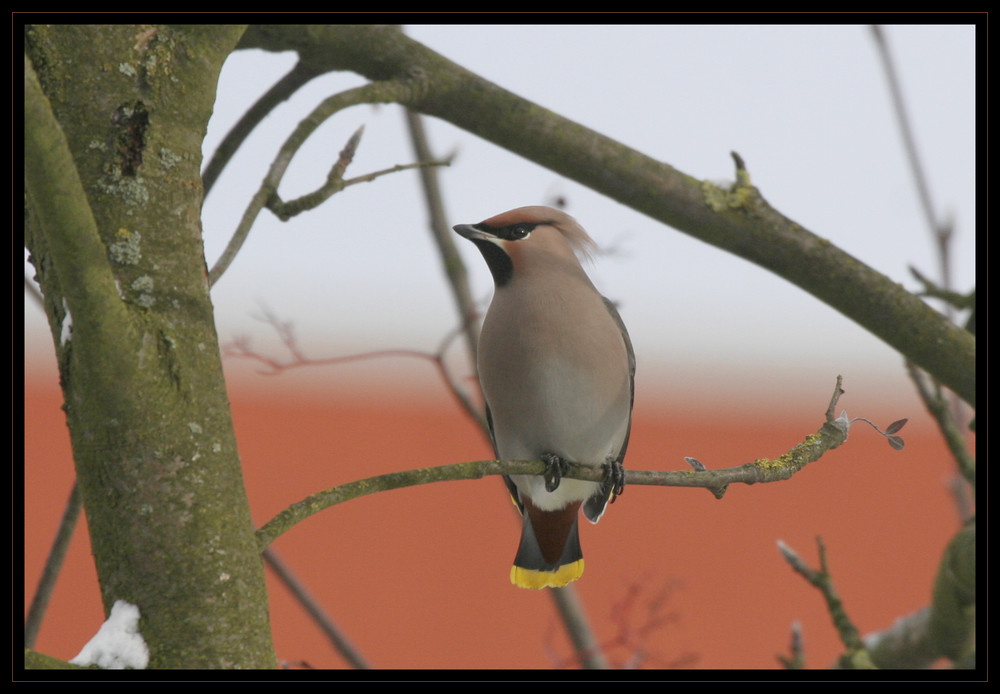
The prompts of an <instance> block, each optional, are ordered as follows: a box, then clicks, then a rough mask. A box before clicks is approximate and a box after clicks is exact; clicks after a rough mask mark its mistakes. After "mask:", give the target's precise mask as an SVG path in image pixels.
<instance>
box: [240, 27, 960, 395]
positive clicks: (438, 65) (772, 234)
mask: <svg viewBox="0 0 1000 694" xmlns="http://www.w3.org/2000/svg"><path fill="white" fill-rule="evenodd" d="M251 46H252V47H258V48H264V49H265V50H278V49H282V50H288V49H290V48H291V49H295V50H298V51H299V55H300V57H301V58H302V60H304V61H309V62H313V63H315V64H316V65H317V67H319V68H322V69H338V70H344V69H346V70H353V71H354V72H358V73H360V74H362V75H365V76H366V77H368V78H369V79H391V78H401V77H412V76H414V75H420V76H421V77H422V78H423V79H422V81H423V83H424V89H422V90H419V91H411V92H409V94H408V95H407V99H406V100H405V101H402V102H400V103H403V104H405V105H406V106H408V107H410V108H413V109H415V110H418V111H420V112H422V113H425V114H428V115H433V116H437V117H439V118H442V119H444V120H446V121H448V122H450V123H452V124H454V125H457V126H458V127H460V128H463V129H465V130H468V131H469V132H471V133H474V134H476V135H479V136H480V137H483V138H485V139H487V140H489V141H491V142H493V143H495V144H497V145H500V146H501V147H504V148H506V149H508V150H509V151H511V152H514V153H516V154H520V155H522V156H524V157H526V158H528V159H530V160H531V161H534V162H536V163H538V164H541V165H543V166H546V167H548V168H550V169H552V170H553V171H556V172H557V173H560V174H562V175H564V176H567V177H568V178H571V179H573V180H575V181H578V182H579V183H581V184H583V185H586V186H589V187H590V188H593V189H594V190H596V191H598V192H600V193H602V194H604V195H607V196H608V197H610V198H612V199H614V200H617V201H619V202H621V203H622V204H625V205H627V206H629V207H631V208H633V209H635V210H638V211H639V212H642V213H644V214H647V215H649V216H650V217H652V218H654V219H657V220H660V221H662V222H663V223H665V224H668V225H670V226H672V227H674V228H676V229H678V230H680V231H683V232H685V233H687V234H690V235H691V236H694V237H696V238H698V239H700V240H702V241H705V242H706V243H710V244H712V245H714V246H717V247H719V248H722V249H724V250H727V251H729V252H731V253H733V254H735V255H738V256H740V257H742V258H744V259H746V260H749V261H751V262H753V263H756V264H757V265H760V266H761V267H764V268H766V269H768V270H770V271H771V272H774V273H775V274H777V275H779V276H780V277H783V278H785V279H787V280H788V281H790V282H792V283H793V284H795V285H796V286H798V287H800V288H802V289H804V290H805V291H807V292H809V293H810V294H812V295H813V296H815V297H816V298H818V299H820V300H821V301H823V302H825V303H826V304H828V305H830V306H831V307H833V308H835V309H837V310H838V311H840V312H841V313H843V314H844V315H845V316H847V317H849V318H851V319H852V320H854V321H855V322H856V323H858V324H859V325H861V326H862V327H864V328H866V329H867V330H868V331H870V332H871V333H872V334H874V335H876V336H877V337H879V338H880V339H882V340H883V341H885V342H886V343H887V344H889V345H890V346H892V347H893V348H895V349H896V350H898V351H899V352H901V353H902V354H904V355H905V356H906V357H907V358H909V359H910V360H911V361H913V362H915V363H916V364H918V365H919V366H920V367H922V368H923V369H925V370H926V371H928V372H929V373H931V374H932V375H933V376H935V377H936V378H937V379H938V380H940V381H941V382H942V383H944V384H945V385H947V386H948V387H949V388H951V389H952V390H953V391H955V392H956V393H957V394H958V395H959V397H961V398H962V399H963V400H965V401H967V402H968V403H970V404H972V405H973V406H974V405H975V400H976V340H975V337H974V336H973V335H971V334H969V333H968V332H967V331H965V330H962V329H961V328H958V327H956V326H955V325H954V324H952V323H951V322H950V321H949V320H947V318H946V317H945V316H943V315H941V314H940V313H938V312H937V311H935V310H934V309H933V308H931V307H930V306H928V305H927V304H925V303H924V302H923V301H921V300H920V298H919V297H917V296H914V295H913V294H911V293H910V292H907V291H906V290H905V289H903V288H902V287H901V286H900V285H899V284H897V283H895V282H893V281H892V280H890V279H889V278H888V277H886V276H884V275H882V274H881V273H879V272H876V271H875V270H873V269H872V268H870V267H868V266H866V265H864V264H863V263H861V262H860V261H858V260H857V259H856V258H854V257H852V256H850V255H848V254H847V253H845V252H844V251H842V250H840V249H839V248H836V247H835V246H834V245H833V244H831V243H830V242H829V241H828V240H826V239H822V238H820V237H818V236H816V235H815V234H813V233H811V232H809V231H807V230H806V229H805V228H803V227H802V226H801V225H799V224H796V223H795V222H793V221H792V220H790V219H788V218H786V217H784V216H783V215H782V214H781V213H780V212H778V211H777V210H775V209H774V208H772V207H771V206H770V205H769V204H768V203H767V201H766V200H765V199H764V198H763V196H762V195H761V194H760V192H759V191H758V190H757V189H756V188H755V187H754V186H753V185H751V184H750V180H749V176H748V175H747V172H746V168H745V167H744V166H743V164H742V162H741V161H740V160H739V159H738V157H737V178H738V183H737V184H736V185H734V186H733V187H732V188H730V189H729V190H724V189H721V188H718V187H717V186H715V185H713V184H710V183H708V182H703V181H700V180H698V179H696V178H694V177H692V176H689V175H687V174H684V173H682V172H680V171H678V170H676V169H674V168H673V167H671V166H669V165H667V164H664V163H662V162H659V161H656V160H654V159H652V158H650V157H648V156H646V155H644V154H641V153H640V152H636V151H634V150H632V149H630V148H628V147H625V146H624V145H622V144H620V143H618V142H615V141H614V140H611V139H610V138H607V137H605V136H603V135H600V134H599V133H596V132H594V131H592V130H590V129H588V128H585V127H583V126H581V125H579V124H577V123H574V122H573V121H570V120H568V119H566V118H563V117H561V116H559V115H557V114H555V113H552V112H551V111H548V110H546V109H544V108H542V107H540V106H538V105H536V104H533V103H531V102H529V101H527V100H525V99H522V98H520V97H518V96H516V95H515V94H512V93H510V92H508V91H506V90H504V89H501V88H500V87H498V86H496V85H495V84H492V83H491V82H488V81H487V80H484V79H482V78H480V77H479V76H477V75H475V74H473V73H472V72H469V71H468V70H465V69H464V68H462V67H460V66H458V65H456V64H454V63H452V62H451V61H449V60H447V59H445V58H444V57H442V56H440V55H438V54H437V53H435V52H433V51H431V50H430V49H428V48H426V47H425V46H423V45H422V44H420V43H418V42H416V41H413V40H412V39H410V38H408V37H406V36H404V35H403V34H401V33H400V32H399V31H397V30H394V29H392V28H391V27H379V26H325V27H288V26H257V27H253V28H251V29H249V30H248V31H247V32H246V34H245V35H244V37H243V43H242V44H241V47H251ZM498 114H502V117H497V115H498Z"/></svg>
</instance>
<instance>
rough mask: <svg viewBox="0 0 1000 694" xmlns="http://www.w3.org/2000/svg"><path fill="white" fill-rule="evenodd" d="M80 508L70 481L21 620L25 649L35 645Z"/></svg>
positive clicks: (75, 485)
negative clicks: (36, 585) (43, 564)
mask: <svg viewBox="0 0 1000 694" xmlns="http://www.w3.org/2000/svg"><path fill="white" fill-rule="evenodd" d="M82 508H83V501H82V499H81V497H80V489H79V486H78V485H77V483H76V482H75V481H74V482H73V489H72V491H70V494H69V500H68V501H67V502H66V507H65V508H64V509H63V515H62V519H61V520H60V521H59V528H58V529H57V530H56V537H55V540H54V541H53V542H52V549H51V550H49V556H48V557H47V558H46V559H45V568H43V569H42V576H41V578H40V579H39V580H38V587H37V588H36V589H35V595H34V597H33V598H32V599H31V606H30V607H29V608H28V616H27V617H26V618H25V620H24V647H25V648H31V647H32V646H34V645H35V639H36V638H37V637H38V631H39V629H41V627H42V619H43V618H44V616H45V609H46V608H47V607H48V604H49V598H51V597H52V591H53V590H54V589H55V587H56V579H57V578H58V577H59V572H60V570H61V569H62V566H63V562H64V561H65V559H66V552H67V551H68V550H69V543H70V540H72V539H73V530H74V529H75V528H76V521H77V520H78V519H79V518H80V510H81V509H82Z"/></svg>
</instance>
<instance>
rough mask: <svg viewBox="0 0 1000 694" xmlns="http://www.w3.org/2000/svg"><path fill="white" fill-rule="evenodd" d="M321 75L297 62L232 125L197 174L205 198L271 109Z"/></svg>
mask: <svg viewBox="0 0 1000 694" xmlns="http://www.w3.org/2000/svg"><path fill="white" fill-rule="evenodd" d="M319 74H321V73H320V72H319V71H318V70H317V69H316V68H315V67H313V66H311V65H309V64H307V63H303V62H301V61H299V62H297V63H296V64H295V67H293V68H292V69H291V71H290V72H288V74H286V75H285V76H284V77H282V78H281V79H280V80H278V81H277V82H275V83H274V84H273V85H272V86H271V88H270V89H268V90H267V91H266V92H265V93H264V94H262V95H261V96H260V98H259V99H257V101H255V102H254V104H253V106H251V107H250V108H249V109H247V111H246V112H245V113H244V114H243V115H242V116H240V119H239V120H238V121H237V122H236V124H235V125H234V126H233V127H232V128H230V130H229V132H228V133H226V136H225V137H224V138H222V142H220V143H219V146H218V147H216V148H215V152H213V153H212V158H211V159H210V160H209V162H208V164H207V165H206V166H205V170H204V171H203V172H202V174H201V182H202V185H203V186H204V188H205V195H208V193H209V191H211V190H212V186H214V185H215V182H216V180H218V178H219V175H220V174H221V173H222V170H223V169H224V168H225V167H226V165H227V164H228V163H229V161H230V160H231V159H232V157H233V155H234V154H236V151H237V150H238V149H239V148H240V145H242V144H243V142H244V140H246V138H247V137H249V136H250V133H251V132H253V131H254V129H255V128H256V127H257V126H258V125H260V123H261V121H263V120H264V118H266V117H267V116H268V114H270V113H271V112H272V111H273V110H274V109H275V107H277V106H278V105H279V104H281V103H283V102H284V101H286V100H288V98H289V97H291V96H292V95H293V94H294V93H295V92H297V91H298V89H299V87H301V86H302V85H304V84H306V83H307V82H309V80H311V79H312V78H314V77H316V76H317V75H319Z"/></svg>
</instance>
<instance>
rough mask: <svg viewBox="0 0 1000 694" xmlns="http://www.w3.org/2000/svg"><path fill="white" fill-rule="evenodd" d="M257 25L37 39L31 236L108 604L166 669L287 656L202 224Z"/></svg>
mask: <svg viewBox="0 0 1000 694" xmlns="http://www.w3.org/2000/svg"><path fill="white" fill-rule="evenodd" d="M242 33H243V28H242V27H169V26H126V25H114V26H70V25H59V26H29V27H27V29H26V32H25V47H26V48H25V186H26V195H25V243H26V245H27V247H28V249H29V251H30V252H31V259H32V262H33V264H34V266H35V268H36V270H37V279H38V281H39V282H40V284H41V287H42V290H43V293H44V295H45V304H46V313H47V315H48V319H49V324H50V327H51V330H52V336H53V340H54V343H55V347H56V353H57V359H58V363H59V370H60V380H61V383H62V388H63V394H64V397H65V405H64V408H65V410H66V419H67V423H68V426H69V431H70V436H71V441H72V446H73V455H74V459H75V464H76V471H77V477H78V483H79V487H80V491H81V494H82V496H83V500H84V507H85V510H86V514H87V523H88V526H89V529H90V537H91V544H92V547H93V554H94V559H95V563H96V566H97V574H98V579H99V581H100V586H101V592H102V599H103V601H104V605H105V609H106V610H110V608H111V605H112V604H113V603H114V602H115V601H116V600H127V601H128V602H130V603H133V604H135V605H137V606H138V607H139V609H140V612H141V615H142V618H141V622H140V630H141V633H142V636H143V638H144V639H145V640H146V642H147V644H148V646H149V649H150V667H185V668H209V667H274V666H275V665H276V658H275V654H274V648H273V645H272V643H271V632H270V625H269V621H268V601H267V593H266V587H265V583H264V570H263V563H262V560H261V558H260V555H259V552H258V550H257V545H256V543H255V541H254V527H253V523H252V521H251V517H250V510H249V506H248V503H247V497H246V492H245V489H244V485H243V477H242V471H241V469H240V460H239V455H238V453H237V447H236V439H235V435H234V431H233V424H232V418H231V414H230V409H229V402H228V398H227V394H226V386H225V382H224V379H223V373H222V365H221V360H220V354H219V348H218V338H217V336H216V332H215V323H214V319H213V311H212V303H211V299H210V297H209V287H208V282H207V273H206V268H205V259H204V253H203V248H202V239H201V221H200V215H201V203H202V187H201V178H200V172H199V168H200V163H201V144H202V139H203V136H204V134H205V130H206V127H207V124H208V119H209V117H210V115H211V113H212V106H213V103H214V100H215V90H216V82H217V79H218V75H219V72H220V70H221V67H222V64H223V62H224V61H225V59H226V56H227V55H228V54H229V53H230V51H231V50H232V49H233V47H234V46H235V45H236V43H237V41H238V40H239V38H240V36H241V35H242ZM96 626H97V625H95V630H96Z"/></svg>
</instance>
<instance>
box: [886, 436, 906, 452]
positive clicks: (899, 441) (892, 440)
mask: <svg viewBox="0 0 1000 694" xmlns="http://www.w3.org/2000/svg"><path fill="white" fill-rule="evenodd" d="M889 445H890V446H892V447H893V448H895V449H896V450H897V451H901V450H903V446H905V445H906V444H905V443H904V442H903V437H902V436H890V437H889Z"/></svg>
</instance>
